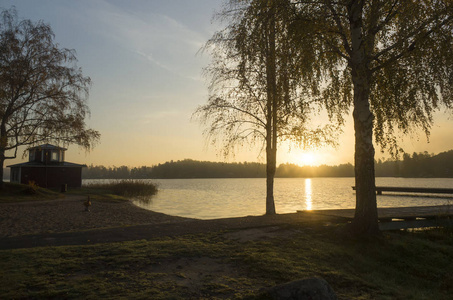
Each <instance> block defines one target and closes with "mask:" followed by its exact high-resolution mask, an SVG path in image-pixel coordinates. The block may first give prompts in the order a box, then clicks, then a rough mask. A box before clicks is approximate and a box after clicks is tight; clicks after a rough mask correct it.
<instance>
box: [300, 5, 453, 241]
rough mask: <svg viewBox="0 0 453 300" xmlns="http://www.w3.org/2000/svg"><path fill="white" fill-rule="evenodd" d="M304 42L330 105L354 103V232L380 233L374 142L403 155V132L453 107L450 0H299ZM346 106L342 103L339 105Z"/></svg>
mask: <svg viewBox="0 0 453 300" xmlns="http://www.w3.org/2000/svg"><path fill="white" fill-rule="evenodd" d="M294 3H295V9H296V11H297V13H298V23H299V25H298V27H299V28H300V30H299V32H298V35H299V44H298V47H299V48H300V49H301V50H300V51H302V52H303V53H306V54H309V53H312V55H313V59H312V60H310V61H309V62H310V63H309V64H306V65H304V68H303V70H304V72H307V73H311V74H312V75H311V76H308V77H307V78H309V79H312V80H311V81H309V83H311V84H312V89H313V91H314V93H315V94H316V93H317V94H318V95H319V96H320V97H321V98H322V99H323V100H324V101H325V102H326V103H327V105H328V106H338V107H339V108H343V107H350V106H351V105H352V106H353V108H354V111H353V118H354V129H355V138H356V140H355V145H356V147H355V173H356V187H357V194H356V195H357V201H356V214H355V218H354V221H353V226H352V228H353V230H354V232H356V233H358V234H374V233H376V232H377V231H378V224H377V205H376V196H375V178H374V176H375V174H374V153H375V150H374V145H373V133H374V138H375V141H376V143H377V144H379V145H380V146H382V147H383V149H388V150H390V153H392V154H394V155H397V153H398V151H399V148H398V139H397V135H398V134H408V133H410V132H413V131H415V130H417V129H422V130H424V131H425V133H426V134H427V135H428V134H429V130H430V127H431V126H432V122H433V117H432V116H433V112H434V111H435V110H436V109H439V108H440V107H441V105H443V106H444V107H446V108H452V87H453V85H452V78H453V69H452V63H453V59H452V58H453V56H452V55H453V47H452V31H453V13H452V12H453V11H452V9H453V8H452V6H453V4H452V1H450V0H434V1H431V0H417V1H408V0H392V1H384V0H340V1H331V0H319V1H304V0H301V1H295V2H294ZM340 110H341V109H340Z"/></svg>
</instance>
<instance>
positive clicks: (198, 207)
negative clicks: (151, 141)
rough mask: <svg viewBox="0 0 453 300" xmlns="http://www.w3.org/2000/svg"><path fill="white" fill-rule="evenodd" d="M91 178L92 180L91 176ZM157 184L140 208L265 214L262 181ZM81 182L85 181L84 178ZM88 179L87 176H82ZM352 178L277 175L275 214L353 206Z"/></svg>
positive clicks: (404, 201) (445, 200)
mask: <svg viewBox="0 0 453 300" xmlns="http://www.w3.org/2000/svg"><path fill="white" fill-rule="evenodd" d="M90 181H91V180H90ZM150 181H151V182H153V183H156V184H157V185H158V187H159V192H158V193H157V195H155V196H153V197H152V199H151V201H149V202H141V201H134V204H135V205H137V206H140V207H142V208H145V209H150V210H153V211H156V212H162V213H165V214H169V215H174V216H182V217H191V218H199V219H215V218H227V217H242V216H248V215H262V214H264V213H265V198H266V180H265V179H264V178H257V179H255V178H246V179H244V178H241V179H155V180H154V179H153V180H150ZM84 182H85V181H84ZM86 182H88V180H87V181H86ZM353 185H354V178H311V179H308V178H307V179H306V178H276V179H275V187H274V189H275V190H274V197H275V207H276V210H277V213H291V212H296V211H297V210H311V209H339V208H354V207H355V192H354V191H353V190H352V188H351V187H352V186H353ZM376 185H377V186H401V187H433V188H453V179H452V178H447V179H445V178H429V179H424V178H423V179H422V178H377V179H376ZM377 199H378V206H379V207H401V206H427V205H444V204H453V197H452V196H451V195H450V196H448V195H446V196H439V195H436V196H429V195H417V196H409V195H405V196H401V195H396V194H392V195H390V194H387V195H385V194H384V195H379V196H377Z"/></svg>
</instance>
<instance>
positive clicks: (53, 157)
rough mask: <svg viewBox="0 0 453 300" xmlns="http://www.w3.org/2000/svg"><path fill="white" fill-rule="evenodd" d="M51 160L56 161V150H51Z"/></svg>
mask: <svg viewBox="0 0 453 300" xmlns="http://www.w3.org/2000/svg"><path fill="white" fill-rule="evenodd" d="M50 159H51V160H52V161H58V152H57V151H52V156H51V158H50Z"/></svg>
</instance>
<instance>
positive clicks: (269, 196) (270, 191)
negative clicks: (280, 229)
mask: <svg viewBox="0 0 453 300" xmlns="http://www.w3.org/2000/svg"><path fill="white" fill-rule="evenodd" d="M275 156H276V151H275V149H271V148H269V149H266V215H275V202H274V176H275V169H276V159H275V158H276V157H275Z"/></svg>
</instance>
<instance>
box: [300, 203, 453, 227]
mask: <svg viewBox="0 0 453 300" xmlns="http://www.w3.org/2000/svg"><path fill="white" fill-rule="evenodd" d="M303 212H305V213H313V214H320V215H326V216H335V217H338V218H344V219H345V221H346V222H349V221H351V220H352V219H353V218H354V212H355V210H354V209H328V210H311V211H303ZM378 219H379V228H380V229H381V230H399V229H406V228H425V227H438V226H453V206H450V205H440V206H414V207H381V208H378Z"/></svg>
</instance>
